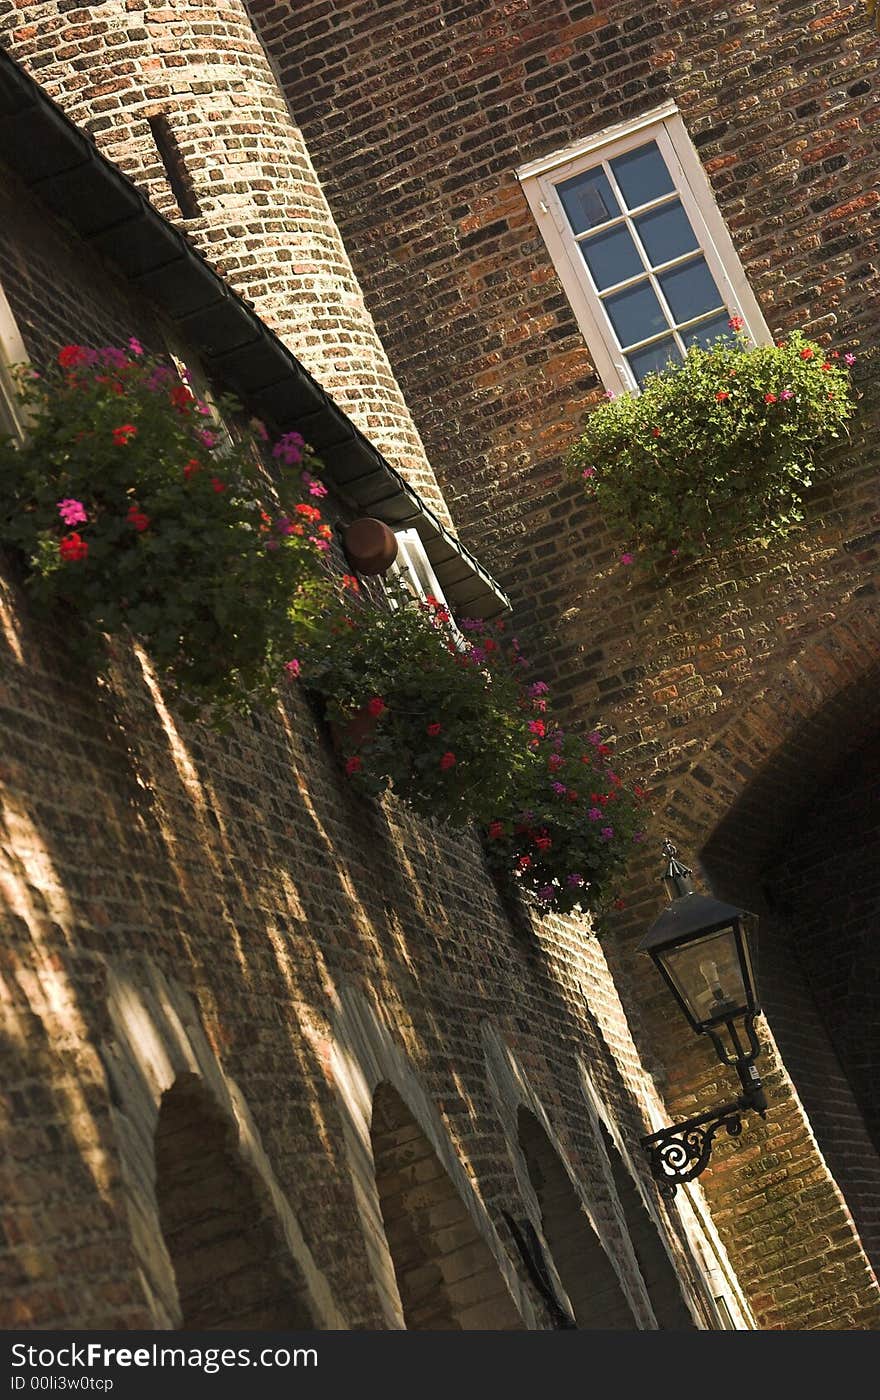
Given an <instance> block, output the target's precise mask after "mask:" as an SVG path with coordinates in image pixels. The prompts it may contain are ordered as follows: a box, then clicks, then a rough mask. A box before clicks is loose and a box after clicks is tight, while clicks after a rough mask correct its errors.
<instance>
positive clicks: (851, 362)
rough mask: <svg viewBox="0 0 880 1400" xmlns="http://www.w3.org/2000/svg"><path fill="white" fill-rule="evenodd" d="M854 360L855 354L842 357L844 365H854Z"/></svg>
mask: <svg viewBox="0 0 880 1400" xmlns="http://www.w3.org/2000/svg"><path fill="white" fill-rule="evenodd" d="M855 362H856V357H855V355H844V357H843V363H844V364H845V365H854V364H855Z"/></svg>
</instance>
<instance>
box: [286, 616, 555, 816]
mask: <svg viewBox="0 0 880 1400" xmlns="http://www.w3.org/2000/svg"><path fill="white" fill-rule="evenodd" d="M394 602H395V607H394V609H393V610H390V611H384V610H380V609H373V608H361V607H358V606H356V605H354V606H350V607H348V608H345V607H340V608H339V609H337V610H334V611H332V612H331V614H330V615H328V617H327V619H326V623H325V625H324V627H323V628H321V629H320V630H319V632H318V633H317V634H316V635H315V636H314V637H313V638H312V640H311V641H310V642H309V643H308V644H307V645H306V646H305V647H302V648H301V649H300V653H299V655H300V660H301V663H302V674H303V679H304V680H305V682H306V683H307V684H308V685H309V686H310V687H311V688H312V689H314V690H315V691H317V692H318V694H320V695H322V696H323V697H324V699H325V701H326V703H327V715H328V718H329V719H330V720H331V722H333V723H334V724H335V725H337V726H338V729H339V731H340V733H341V735H342V740H343V748H344V751H345V754H346V756H347V759H348V762H347V769H348V772H349V776H350V777H351V779H352V782H353V783H354V785H355V786H356V787H357V788H358V789H359V790H360V791H361V792H364V793H367V794H369V795H370V796H377V795H378V794H379V793H381V792H384V791H386V789H388V788H391V789H392V790H393V791H394V793H395V795H396V796H397V797H399V798H401V799H402V800H403V801H405V802H406V803H407V804H408V805H409V806H410V807H412V808H413V809H414V810H415V811H417V812H420V813H422V814H423V815H424V816H430V817H435V818H436V819H438V820H440V821H446V822H449V823H450V824H452V825H453V826H464V825H467V824H468V823H469V822H471V821H486V820H488V819H489V816H490V815H491V814H492V813H493V812H494V810H495V808H496V806H497V804H498V803H499V802H502V801H503V800H504V794H505V793H506V792H507V791H508V789H509V787H510V783H511V780H512V776H513V775H515V774H516V773H517V772H518V770H519V769H520V768H522V767H523V765H524V764H525V763H526V762H527V757H528V755H527V750H526V747H525V745H524V742H523V734H524V732H525V719H526V716H525V714H524V711H523V705H524V703H527V702H525V700H524V696H523V691H522V687H521V685H520V684H519V682H518V680H517V678H516V673H515V670H514V666H513V665H512V664H511V658H510V655H509V653H508V652H507V651H505V650H504V649H503V648H502V647H501V645H500V637H499V632H498V630H497V628H493V627H491V626H487V628H486V630H485V631H483V630H482V629H481V630H480V631H479V633H478V634H476V636H475V640H474V641H473V642H472V644H470V645H468V644H464V643H462V640H461V638H460V637H457V636H456V634H455V633H454V632H453V631H452V629H451V627H450V619H449V614H448V613H447V612H446V611H445V609H444V608H442V607H440V606H439V605H438V604H437V603H436V601H435V600H433V599H432V600H430V601H429V602H427V603H420V602H417V601H416V600H415V599H413V598H412V597H411V596H410V595H409V594H408V593H407V592H406V590H405V589H403V588H401V589H400V591H399V594H398V596H397V597H396V598H395V599H394ZM502 626H503V624H502ZM368 706H371V707H372V708H373V710H374V711H375V712H376V713H375V716H374V718H375V724H374V725H373V726H371V729H370V732H369V733H368V734H367V735H366V736H361V735H360V734H359V733H358V732H357V731H358V729H359V728H360V727H361V725H362V719H361V716H360V712H361V711H363V710H364V709H365V708H366V707H368ZM355 717H358V718H357V720H356V722H355V723H354V724H352V723H351V722H352V720H354V719H355ZM347 726H349V730H348V733H346V727H347Z"/></svg>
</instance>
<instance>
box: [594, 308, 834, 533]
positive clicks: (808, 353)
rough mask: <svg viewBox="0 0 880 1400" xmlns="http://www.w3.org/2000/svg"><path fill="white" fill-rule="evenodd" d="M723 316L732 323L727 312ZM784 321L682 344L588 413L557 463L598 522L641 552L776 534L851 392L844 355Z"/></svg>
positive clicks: (826, 466)
mask: <svg viewBox="0 0 880 1400" xmlns="http://www.w3.org/2000/svg"><path fill="white" fill-rule="evenodd" d="M731 325H732V326H733V327H735V326H736V322H735V321H733V322H731ZM852 360H853V357H852V356H845V357H843V358H841V357H840V355H839V353H838V352H833V353H832V354H831V355H830V356H829V357H826V354H825V351H823V350H822V349H821V347H820V346H819V345H816V344H815V343H814V342H813V341H810V340H806V339H805V338H804V337H803V336H802V335H801V334H800V332H797V331H795V332H794V333H793V334H792V335H790V336H789V338H788V339H787V340H786V341H783V342H780V343H779V344H777V345H757V346H753V345H751V344H750V343H749V342H748V341H747V340H746V339H745V338H744V337H743V336H742V335H740V334H738V335H737V336H736V337H735V338H733V339H730V338H728V339H725V340H721V341H718V342H716V343H715V344H714V345H713V346H711V347H710V348H709V349H708V350H702V349H699V348H696V347H695V348H693V349H691V350H690V351H689V352H688V355H687V357H686V359H685V361H684V362H683V364H681V365H675V366H671V367H670V368H668V369H667V370H664V371H663V372H662V373H657V374H651V375H649V376H648V378H647V380H646V382H645V387H644V389H643V391H642V393H641V394H639V395H633V394H630V393H624V394H620V395H619V396H618V397H617V398H614V399H612V400H611V401H610V402H608V403H607V404H603V405H602V406H601V407H600V408H598V409H596V410H595V412H593V413H591V414H590V417H589V420H588V422H587V426H586V430H585V432H584V434H583V436H582V437H581V439H580V441H579V442H577V443H576V444H575V445H574V447H573V448H572V449H571V450H570V452H569V454H568V458H567V465H568V467H569V469H570V471H571V473H572V475H577V474H581V475H582V476H583V477H584V479H585V480H586V483H587V489H588V491H589V493H590V494H591V495H593V496H595V498H596V500H597V502H598V504H599V506H600V508H601V510H602V512H603V515H604V516H605V518H606V520H607V522H608V524H609V526H610V527H611V528H612V529H613V530H615V531H616V532H618V533H619V534H620V535H621V538H622V539H624V540H625V541H626V542H627V545H628V547H632V546H635V547H636V548H637V549H638V551H639V553H640V555H641V556H642V557H644V558H647V559H653V560H667V561H668V560H670V559H671V558H676V557H678V558H681V559H685V558H687V557H693V556H696V555H700V554H704V553H706V552H707V551H709V550H712V549H718V548H723V547H724V546H727V545H729V544H731V543H733V542H734V541H735V540H737V539H744V538H745V539H754V538H771V537H773V536H781V535H784V534H786V532H787V531H789V530H790V529H791V528H792V527H793V526H795V525H797V524H798V523H799V522H800V521H801V520H803V517H804V511H803V501H804V493H805V492H806V491H807V490H808V488H809V487H810V486H811V485H812V484H813V482H814V481H815V480H816V479H817V478H818V477H821V476H827V475H828V474H829V473H830V471H831V470H832V466H831V463H830V462H829V460H828V458H827V456H823V449H825V448H827V447H828V446H829V445H830V444H831V443H833V442H834V441H835V439H837V438H839V437H840V436H841V435H842V434H844V433H845V432H846V423H847V421H848V419H849V418H850V417H851V416H852V414H853V412H854V409H855V397H856V396H855V394H854V391H853V388H852V385H851V383H850V376H849V373H848V370H847V368H846V367H845V363H844V361H846V362H847V363H850V364H851V363H852Z"/></svg>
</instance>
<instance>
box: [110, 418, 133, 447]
mask: <svg viewBox="0 0 880 1400" xmlns="http://www.w3.org/2000/svg"><path fill="white" fill-rule="evenodd" d="M136 433H137V428H136V427H135V426H134V424H133V423H123V424H122V426H121V427H119V428H114V429H113V441H114V442H115V444H116V446H117V447H127V446H128V440H129V438H133V437H134V436H135V435H136Z"/></svg>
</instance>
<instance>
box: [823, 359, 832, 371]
mask: <svg viewBox="0 0 880 1400" xmlns="http://www.w3.org/2000/svg"><path fill="white" fill-rule="evenodd" d="M822 368H823V369H825V370H828V369H833V368H834V366H833V365H830V364H829V363H828V361H827V360H826V361H825V363H824V365H823V366H822Z"/></svg>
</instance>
